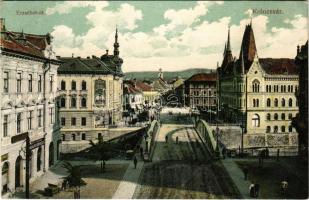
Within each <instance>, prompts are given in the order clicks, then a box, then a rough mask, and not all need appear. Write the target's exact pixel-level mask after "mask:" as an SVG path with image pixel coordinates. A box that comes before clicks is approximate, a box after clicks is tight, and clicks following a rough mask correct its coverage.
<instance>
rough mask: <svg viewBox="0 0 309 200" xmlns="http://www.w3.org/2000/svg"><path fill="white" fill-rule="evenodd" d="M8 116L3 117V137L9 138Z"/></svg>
mask: <svg viewBox="0 0 309 200" xmlns="http://www.w3.org/2000/svg"><path fill="white" fill-rule="evenodd" d="M8 118H9V116H8V115H4V116H3V137H6V136H8Z"/></svg>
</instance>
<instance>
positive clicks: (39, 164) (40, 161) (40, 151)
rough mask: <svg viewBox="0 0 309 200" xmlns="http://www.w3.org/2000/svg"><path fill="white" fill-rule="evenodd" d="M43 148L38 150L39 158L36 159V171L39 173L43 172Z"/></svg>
mask: <svg viewBox="0 0 309 200" xmlns="http://www.w3.org/2000/svg"><path fill="white" fill-rule="evenodd" d="M41 156H42V148H41V147H39V148H38V154H37V157H36V169H37V171H38V172H39V171H41V163H42V160H41V159H42V157H41Z"/></svg>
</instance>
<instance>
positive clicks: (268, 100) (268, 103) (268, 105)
mask: <svg viewBox="0 0 309 200" xmlns="http://www.w3.org/2000/svg"><path fill="white" fill-rule="evenodd" d="M266 105H267V107H270V106H271V104H270V98H268V99H267V101H266Z"/></svg>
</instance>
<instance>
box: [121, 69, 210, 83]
mask: <svg viewBox="0 0 309 200" xmlns="http://www.w3.org/2000/svg"><path fill="white" fill-rule="evenodd" d="M210 71H211V69H205V68H192V69H186V70H183V71H168V72H164V71H163V76H164V79H165V80H172V79H174V78H176V77H177V76H180V77H181V78H183V79H188V78H190V77H191V76H192V75H193V74H197V73H209V72H210ZM212 71H213V72H214V71H215V70H212ZM158 73H159V72H158V71H140V72H127V73H124V74H125V77H124V78H125V79H133V78H136V79H137V80H141V81H142V80H150V81H152V80H154V79H156V78H158Z"/></svg>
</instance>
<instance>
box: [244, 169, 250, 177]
mask: <svg viewBox="0 0 309 200" xmlns="http://www.w3.org/2000/svg"><path fill="white" fill-rule="evenodd" d="M248 172H249V170H248V168H245V169H244V175H245V180H247V178H248Z"/></svg>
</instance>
